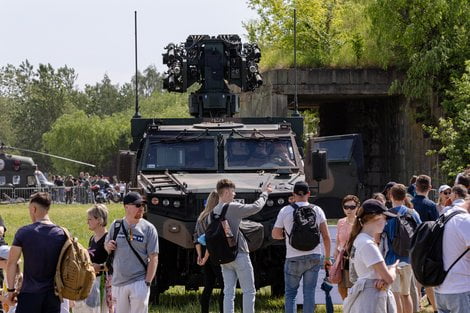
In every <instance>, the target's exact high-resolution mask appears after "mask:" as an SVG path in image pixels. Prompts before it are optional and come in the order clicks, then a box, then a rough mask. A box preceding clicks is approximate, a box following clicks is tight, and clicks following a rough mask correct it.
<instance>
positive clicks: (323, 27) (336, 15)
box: [244, 0, 377, 68]
mask: <svg viewBox="0 0 470 313" xmlns="http://www.w3.org/2000/svg"><path fill="white" fill-rule="evenodd" d="M369 2H371V1H369V0H363V1H352V0H343V1H336V0H297V1H283V0H250V1H248V5H249V6H250V7H251V8H252V9H254V10H256V12H257V13H258V15H259V19H257V20H254V21H250V22H247V23H245V24H244V27H245V29H246V30H247V32H248V39H249V40H250V41H253V42H257V43H258V44H260V46H261V47H262V51H263V57H262V59H261V63H262V66H263V67H264V68H273V67H280V66H282V67H288V66H291V65H292V64H293V49H294V31H293V30H294V21H293V9H294V7H295V8H296V9H297V58H298V60H297V62H298V64H299V65H300V66H314V67H318V66H345V65H348V66H351V65H368V64H370V63H374V62H377V59H376V58H374V49H375V45H374V42H373V41H372V40H371V39H370V38H371V36H369V31H370V28H369V26H370V20H369V19H368V18H367V15H366V7H367V5H368V3H369ZM363 56H365V57H367V59H366V58H362V57H363Z"/></svg>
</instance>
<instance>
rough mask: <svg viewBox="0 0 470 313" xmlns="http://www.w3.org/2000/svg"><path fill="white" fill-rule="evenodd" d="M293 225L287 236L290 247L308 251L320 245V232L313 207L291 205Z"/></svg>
mask: <svg viewBox="0 0 470 313" xmlns="http://www.w3.org/2000/svg"><path fill="white" fill-rule="evenodd" d="M291 206H292V207H293V208H294V212H293V215H294V224H293V225H292V230H291V232H290V234H287V235H288V236H289V243H290V245H291V246H292V247H293V248H294V249H297V250H301V251H310V250H312V249H314V248H315V247H316V246H318V244H319V243H320V230H319V229H318V225H317V214H316V213H315V210H314V209H313V208H314V207H313V205H308V206H301V207H299V206H298V205H297V204H295V203H292V204H291Z"/></svg>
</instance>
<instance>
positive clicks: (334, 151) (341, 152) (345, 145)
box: [313, 138, 354, 162]
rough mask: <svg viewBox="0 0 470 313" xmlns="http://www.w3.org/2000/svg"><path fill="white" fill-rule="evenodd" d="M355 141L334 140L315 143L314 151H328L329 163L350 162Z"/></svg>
mask: <svg viewBox="0 0 470 313" xmlns="http://www.w3.org/2000/svg"><path fill="white" fill-rule="evenodd" d="M353 141H354V139H352V138H347V139H333V140H325V141H319V142H315V143H314V144H313V150H317V149H322V150H326V155H327V159H328V161H329V162H349V161H350V159H351V154H352V146H353Z"/></svg>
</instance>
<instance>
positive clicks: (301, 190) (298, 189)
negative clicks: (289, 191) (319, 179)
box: [294, 180, 310, 196]
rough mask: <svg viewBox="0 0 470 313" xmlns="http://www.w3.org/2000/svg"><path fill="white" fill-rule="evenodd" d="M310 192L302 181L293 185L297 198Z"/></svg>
mask: <svg viewBox="0 0 470 313" xmlns="http://www.w3.org/2000/svg"><path fill="white" fill-rule="evenodd" d="M309 192H310V188H308V184H307V183H306V182H304V181H303V180H301V181H298V182H296V183H295V185H294V193H295V194H297V195H299V196H305V195H306V194H307V193H309Z"/></svg>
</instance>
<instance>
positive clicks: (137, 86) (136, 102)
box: [134, 11, 140, 118]
mask: <svg viewBox="0 0 470 313" xmlns="http://www.w3.org/2000/svg"><path fill="white" fill-rule="evenodd" d="M134 46H135V113H134V118H140V113H139V78H138V75H137V74H138V69H137V11H134Z"/></svg>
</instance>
